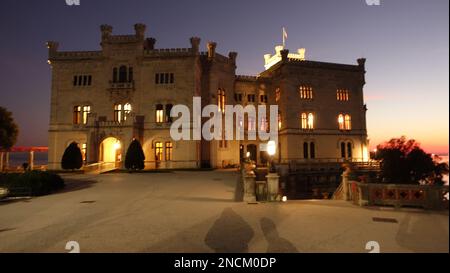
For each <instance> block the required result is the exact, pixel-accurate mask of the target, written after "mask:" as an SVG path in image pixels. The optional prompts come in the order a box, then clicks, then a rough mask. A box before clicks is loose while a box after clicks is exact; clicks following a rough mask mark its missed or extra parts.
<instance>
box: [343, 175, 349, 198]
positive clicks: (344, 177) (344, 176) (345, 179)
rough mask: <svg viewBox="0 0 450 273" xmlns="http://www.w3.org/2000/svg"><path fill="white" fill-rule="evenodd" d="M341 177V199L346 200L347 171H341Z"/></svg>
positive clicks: (347, 196) (347, 195)
mask: <svg viewBox="0 0 450 273" xmlns="http://www.w3.org/2000/svg"><path fill="white" fill-rule="evenodd" d="M341 177H342V199H343V200H345V201H348V200H349V194H348V173H346V172H344V173H342V175H341Z"/></svg>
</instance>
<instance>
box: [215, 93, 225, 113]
mask: <svg viewBox="0 0 450 273" xmlns="http://www.w3.org/2000/svg"><path fill="white" fill-rule="evenodd" d="M217 107H218V108H219V112H222V113H225V90H222V89H220V88H219V90H218V91H217Z"/></svg>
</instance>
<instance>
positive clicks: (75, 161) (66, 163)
mask: <svg viewBox="0 0 450 273" xmlns="http://www.w3.org/2000/svg"><path fill="white" fill-rule="evenodd" d="M81 166H83V156H82V154H81V150H80V147H78V144H77V143H76V142H72V143H70V145H69V146H68V147H67V148H66V150H65V151H64V154H63V157H62V160H61V167H62V168H63V169H64V170H75V169H80V168H81Z"/></svg>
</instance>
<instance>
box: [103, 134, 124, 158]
mask: <svg viewBox="0 0 450 273" xmlns="http://www.w3.org/2000/svg"><path fill="white" fill-rule="evenodd" d="M99 158H100V161H102V162H105V163H116V162H120V161H122V143H121V142H120V140H118V139H117V138H115V137H108V138H105V139H104V140H103V141H102V143H100V156H99Z"/></svg>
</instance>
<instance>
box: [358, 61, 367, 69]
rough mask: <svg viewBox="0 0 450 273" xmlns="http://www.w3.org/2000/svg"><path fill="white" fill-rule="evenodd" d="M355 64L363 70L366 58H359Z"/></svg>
mask: <svg viewBox="0 0 450 273" xmlns="http://www.w3.org/2000/svg"><path fill="white" fill-rule="evenodd" d="M357 62H358V65H359V67H361V68H362V69H363V70H364V69H365V67H366V58H359V59H358V60H357Z"/></svg>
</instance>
